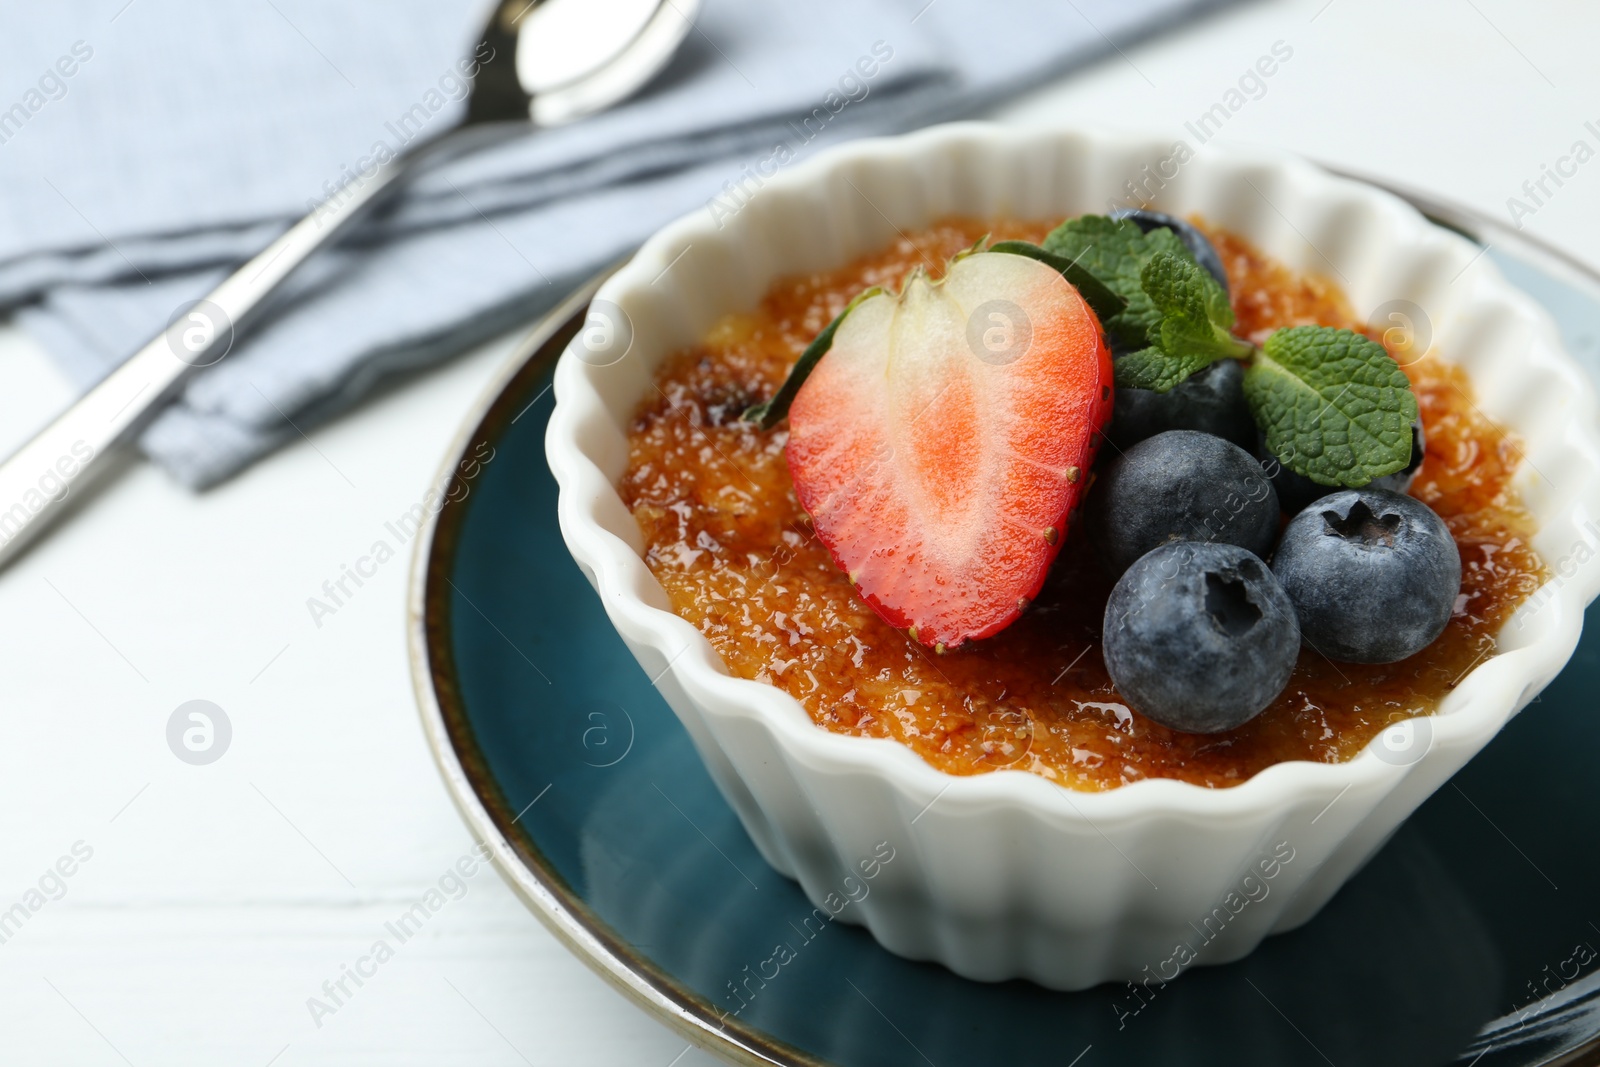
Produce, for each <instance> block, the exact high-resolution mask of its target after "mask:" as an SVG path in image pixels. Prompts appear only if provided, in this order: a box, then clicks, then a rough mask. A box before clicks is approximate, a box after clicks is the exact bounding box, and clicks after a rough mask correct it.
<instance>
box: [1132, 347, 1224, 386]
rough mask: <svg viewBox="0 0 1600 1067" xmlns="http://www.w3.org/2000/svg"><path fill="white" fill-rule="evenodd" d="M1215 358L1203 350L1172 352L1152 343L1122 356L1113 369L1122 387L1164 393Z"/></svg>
mask: <svg viewBox="0 0 1600 1067" xmlns="http://www.w3.org/2000/svg"><path fill="white" fill-rule="evenodd" d="M1215 362H1216V359H1215V358H1213V357H1212V356H1209V355H1205V354H1203V353H1201V354H1190V355H1184V356H1171V355H1168V354H1167V353H1165V352H1163V351H1162V350H1161V349H1159V348H1156V347H1154V346H1152V347H1150V348H1141V349H1140V350H1139V351H1137V352H1130V353H1128V354H1127V355H1126V356H1118V357H1117V360H1116V362H1115V363H1114V364H1113V365H1112V369H1113V370H1114V371H1116V376H1117V388H1118V389H1149V390H1151V391H1152V392H1157V393H1164V392H1166V391H1167V390H1168V389H1171V388H1172V387H1173V386H1174V385H1177V384H1178V383H1179V382H1181V381H1183V380H1184V379H1185V378H1187V377H1189V375H1191V374H1193V373H1194V372H1195V371H1200V370H1205V369H1206V368H1207V367H1209V366H1211V364H1213V363H1215Z"/></svg>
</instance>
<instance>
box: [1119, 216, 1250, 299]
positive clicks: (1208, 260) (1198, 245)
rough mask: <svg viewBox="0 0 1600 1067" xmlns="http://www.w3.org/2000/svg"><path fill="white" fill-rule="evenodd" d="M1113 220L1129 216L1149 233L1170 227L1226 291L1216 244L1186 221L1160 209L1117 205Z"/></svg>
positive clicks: (1223, 272)
mask: <svg viewBox="0 0 1600 1067" xmlns="http://www.w3.org/2000/svg"><path fill="white" fill-rule="evenodd" d="M1111 217H1112V218H1114V219H1132V220H1133V222H1134V224H1135V225H1136V226H1138V227H1139V229H1141V230H1143V231H1144V232H1145V233H1149V232H1150V231H1151V230H1159V229H1162V228H1165V229H1168V230H1171V231H1172V232H1173V234H1174V235H1175V236H1176V237H1177V238H1178V240H1180V241H1182V242H1183V247H1185V248H1187V249H1188V250H1189V254H1190V255H1192V256H1194V261H1195V262H1196V263H1198V264H1200V265H1201V266H1202V267H1204V268H1205V269H1206V273H1207V274H1209V275H1211V276H1212V277H1213V278H1215V279H1216V280H1217V283H1218V284H1219V285H1221V286H1222V291H1223V292H1227V291H1228V272H1227V271H1226V270H1223V269H1222V257H1221V256H1220V255H1218V254H1217V246H1216V245H1214V244H1212V243H1211V239H1210V238H1209V237H1207V236H1206V235H1205V234H1203V233H1201V232H1200V231H1199V230H1197V229H1195V227H1193V226H1191V225H1190V224H1189V223H1187V222H1184V221H1183V220H1182V219H1180V218H1177V217H1176V216H1173V215H1168V214H1165V213H1164V212H1160V211H1146V210H1144V209H1143V208H1126V207H1125V208H1118V209H1117V210H1116V211H1113V212H1112V213H1111Z"/></svg>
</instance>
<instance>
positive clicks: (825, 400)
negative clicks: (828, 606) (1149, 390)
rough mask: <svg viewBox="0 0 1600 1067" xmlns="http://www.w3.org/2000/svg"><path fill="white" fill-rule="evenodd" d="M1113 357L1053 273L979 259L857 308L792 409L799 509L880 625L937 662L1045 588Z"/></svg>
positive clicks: (1028, 263)
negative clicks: (904, 635)
mask: <svg viewBox="0 0 1600 1067" xmlns="http://www.w3.org/2000/svg"><path fill="white" fill-rule="evenodd" d="M1111 385H1112V370H1111V356H1110V353H1109V352H1108V351H1107V349H1106V346H1105V341H1104V337H1103V334H1102V331H1101V328H1100V323H1099V321H1098V320H1097V319H1096V318H1095V315H1094V312H1093V311H1091V310H1090V308H1089V307H1088V305H1087V304H1086V303H1085V302H1084V301H1083V299H1082V297H1080V296H1079V295H1078V291H1077V290H1076V289H1074V288H1073V287H1072V285H1071V284H1070V283H1069V282H1067V280H1066V279H1065V278H1063V277H1062V276H1061V275H1060V274H1059V273H1058V272H1057V271H1055V270H1053V269H1051V268H1050V267H1049V266H1047V265H1045V264H1043V263H1040V262H1038V261H1036V260H1033V259H1029V258H1026V257H1024V256H1019V255H1009V254H1004V253H996V252H979V253H975V254H970V255H966V256H963V257H960V258H958V259H957V260H956V261H955V262H954V263H952V264H951V266H950V268H949V270H948V271H947V272H946V274H945V276H944V277H943V278H942V279H940V280H938V281H933V280H930V279H929V278H928V277H927V275H925V274H923V273H922V272H920V271H918V272H915V273H914V274H913V275H912V276H910V277H909V278H907V279H906V282H905V284H904V285H903V286H902V288H901V291H900V292H899V293H898V294H895V293H884V294H881V295H878V296H873V297H870V298H868V299H866V300H863V301H862V302H861V303H859V304H858V305H856V306H855V308H854V309H853V310H852V311H851V312H850V313H849V315H848V316H847V317H846V318H845V319H844V321H843V322H842V323H840V324H839V328H838V331H837V333H836V334H835V336H834V338H833V344H832V347H831V348H830V349H829V350H828V353H827V355H826V356H825V357H824V358H823V359H822V360H821V362H819V363H818V364H817V366H816V368H815V369H814V370H813V371H812V372H811V375H810V377H808V378H807V379H806V381H805V384H804V385H803V386H801V388H800V391H799V393H798V394H797V395H796V396H795V398H794V402H793V404H792V406H791V407H790V410H789V442H788V446H787V456H788V462H789V471H790V475H791V477H792V479H793V482H794V487H795V492H796V494H797V496H798V498H799V501H800V504H801V506H802V507H804V508H805V509H806V511H807V512H809V513H810V515H811V517H812V519H813V520H814V522H815V524H816V530H817V535H818V537H820V538H821V540H822V543H823V544H824V545H825V546H826V547H827V549H828V551H829V553H830V554H831V555H832V557H833V560H834V562H835V563H836V564H837V565H838V566H839V567H840V568H841V569H842V570H844V571H845V572H847V573H848V574H849V575H850V578H851V581H852V582H853V583H854V584H855V586H856V588H857V591H858V592H859V593H860V595H861V597H862V599H863V600H865V601H866V602H867V603H868V604H869V605H870V606H871V607H872V609H873V610H874V611H876V612H877V613H878V614H879V615H880V616H882V618H883V619H884V620H885V621H886V622H888V623H889V624H890V625H892V626H896V627H902V628H907V629H910V630H911V631H912V633H913V636H914V637H915V638H916V639H917V640H918V641H920V642H921V643H923V644H925V645H929V646H932V647H935V648H940V649H944V648H954V647H956V646H958V645H960V644H962V643H963V642H965V641H968V640H971V639H975V638H982V637H988V636H991V635H993V634H995V633H998V632H999V631H1000V630H1002V629H1004V628H1005V627H1006V626H1008V625H1010V624H1011V623H1012V622H1013V621H1015V620H1016V618H1017V617H1018V616H1019V615H1020V614H1021V613H1022V610H1023V609H1024V608H1025V607H1026V606H1027V603H1028V602H1029V601H1030V600H1032V599H1033V597H1035V596H1036V595H1037V594H1038V592H1039V589H1040V587H1041V586H1042V585H1043V584H1044V579H1045V575H1046V573H1047V572H1048V570H1049V568H1050V564H1051V562H1052V561H1054V559H1055V557H1056V553H1057V552H1059V551H1060V550H1061V545H1062V543H1063V541H1064V540H1065V536H1066V526H1067V520H1068V516H1069V514H1071V513H1072V511H1073V509H1074V508H1075V506H1076V504H1077V502H1078V498H1079V495H1080V494H1081V493H1082V491H1083V488H1084V485H1085V482H1086V477H1085V476H1086V475H1087V473H1088V470H1089V465H1090V463H1091V462H1092V461H1093V458H1094V452H1095V448H1096V446H1097V444H1098V442H1099V438H1100V435H1099V431H1100V428H1101V427H1102V426H1103V425H1104V424H1105V422H1106V420H1107V419H1108V418H1109V417H1110V414H1111V393H1112V390H1111Z"/></svg>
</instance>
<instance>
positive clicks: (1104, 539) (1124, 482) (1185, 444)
mask: <svg viewBox="0 0 1600 1067" xmlns="http://www.w3.org/2000/svg"><path fill="white" fill-rule="evenodd" d="M1087 507H1088V511H1087V514H1086V515H1085V517H1084V518H1085V522H1086V523H1087V526H1086V529H1087V530H1088V533H1089V535H1090V537H1091V538H1093V540H1094V542H1095V545H1096V547H1097V548H1098V550H1099V553H1100V558H1101V560H1102V561H1103V562H1104V563H1105V565H1106V567H1107V569H1108V570H1109V571H1110V572H1111V574H1113V575H1118V574H1121V573H1122V572H1123V571H1125V570H1127V569H1128V567H1129V566H1130V565H1131V564H1132V563H1133V561H1134V560H1136V559H1138V558H1139V557H1140V556H1142V555H1144V554H1145V553H1146V552H1148V551H1150V550H1151V549H1152V548H1155V547H1156V546H1157V545H1162V544H1165V543H1166V542H1168V541H1217V542H1221V543H1223V544H1230V545H1238V546H1239V547H1241V548H1246V549H1249V550H1250V551H1251V552H1254V553H1255V554H1256V555H1258V556H1266V555H1267V553H1269V552H1270V551H1272V541H1273V538H1274V536H1275V535H1276V534H1277V532H1278V497H1277V494H1275V493H1274V492H1273V489H1272V483H1271V481H1269V480H1268V478H1267V475H1266V473H1265V472H1264V471H1262V469H1261V467H1260V465H1259V464H1257V463H1256V461H1255V460H1254V459H1253V458H1251V456H1250V453H1248V452H1246V451H1245V450H1244V449H1242V448H1240V447H1239V446H1238V445H1234V444H1229V443H1228V442H1227V441H1224V440H1223V439H1222V438H1220V437H1215V436H1213V435H1211V434H1208V433H1200V432H1198V431H1196V430H1168V431H1166V432H1165V433H1158V434H1156V435H1155V436H1154V437H1151V438H1149V439H1147V440H1144V441H1141V442H1139V443H1138V444H1136V445H1134V446H1133V447H1132V448H1130V449H1128V450H1127V451H1126V452H1124V453H1122V454H1121V455H1119V456H1115V457H1114V458H1113V459H1112V460H1111V461H1110V462H1109V463H1107V464H1106V465H1105V468H1104V469H1103V470H1102V471H1101V472H1100V476H1099V478H1098V479H1097V480H1096V482H1095V485H1094V489H1093V491H1092V492H1090V494H1089V502H1088V505H1087Z"/></svg>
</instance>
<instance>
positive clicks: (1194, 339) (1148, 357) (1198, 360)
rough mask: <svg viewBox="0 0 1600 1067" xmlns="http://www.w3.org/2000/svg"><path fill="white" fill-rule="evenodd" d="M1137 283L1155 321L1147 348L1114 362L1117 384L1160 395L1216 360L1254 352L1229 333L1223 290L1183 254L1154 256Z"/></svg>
mask: <svg viewBox="0 0 1600 1067" xmlns="http://www.w3.org/2000/svg"><path fill="white" fill-rule="evenodd" d="M1162 232H1168V233H1170V232H1171V231H1162ZM1139 281H1140V287H1141V288H1142V289H1143V290H1144V292H1145V295H1146V296H1147V297H1148V298H1149V300H1150V304H1151V306H1152V307H1153V308H1154V309H1155V311H1156V312H1157V314H1158V315H1159V318H1158V319H1157V321H1156V323H1155V325H1154V326H1152V327H1151V328H1150V329H1149V331H1148V337H1149V340H1150V342H1151V345H1150V347H1148V348H1144V349H1141V350H1140V351H1138V352H1134V353H1131V354H1129V355H1126V356H1123V357H1122V358H1121V359H1119V360H1117V362H1116V375H1117V385H1119V386H1121V387H1122V388H1124V389H1151V390H1154V391H1155V392H1158V393H1164V392H1166V391H1167V390H1169V389H1171V388H1172V387H1173V386H1175V385H1177V384H1178V383H1179V382H1181V381H1183V380H1184V379H1185V378H1187V377H1189V375H1191V374H1193V373H1195V372H1196V371H1199V370H1204V369H1205V368H1206V367H1209V366H1210V365H1211V364H1213V363H1215V362H1217V361H1218V360H1222V359H1245V358H1248V357H1249V355H1250V354H1251V352H1252V351H1253V350H1254V349H1253V346H1252V345H1251V344H1250V343H1249V342H1248V341H1242V340H1240V339H1239V338H1237V337H1234V336H1233V334H1232V333H1230V332H1229V331H1230V330H1231V329H1232V328H1233V307H1232V306H1231V305H1230V304H1229V303H1228V294H1227V291H1226V290H1224V289H1223V288H1222V286H1220V285H1218V284H1217V281H1216V279H1215V278H1213V277H1211V275H1210V273H1209V272H1207V271H1206V270H1205V269H1204V268H1203V267H1201V266H1200V265H1199V264H1197V263H1196V262H1195V261H1194V258H1193V257H1192V256H1189V255H1188V254H1187V250H1185V254H1184V255H1177V254H1174V253H1172V252H1157V253H1156V254H1155V255H1154V256H1152V257H1151V258H1150V260H1149V262H1147V263H1146V264H1145V265H1144V269H1143V270H1142V271H1140V272H1139Z"/></svg>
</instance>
